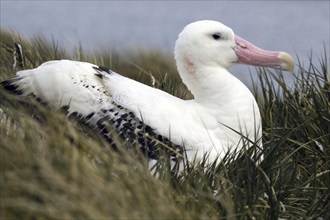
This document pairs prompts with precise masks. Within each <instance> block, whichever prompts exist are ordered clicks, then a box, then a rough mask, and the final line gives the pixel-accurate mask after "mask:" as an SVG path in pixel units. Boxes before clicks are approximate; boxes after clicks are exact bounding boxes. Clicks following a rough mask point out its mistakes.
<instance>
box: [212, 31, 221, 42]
mask: <svg viewBox="0 0 330 220" xmlns="http://www.w3.org/2000/svg"><path fill="white" fill-rule="evenodd" d="M212 37H213V39H214V40H221V39H223V37H222V35H221V34H220V33H215V34H212Z"/></svg>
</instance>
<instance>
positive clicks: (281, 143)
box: [0, 31, 330, 219]
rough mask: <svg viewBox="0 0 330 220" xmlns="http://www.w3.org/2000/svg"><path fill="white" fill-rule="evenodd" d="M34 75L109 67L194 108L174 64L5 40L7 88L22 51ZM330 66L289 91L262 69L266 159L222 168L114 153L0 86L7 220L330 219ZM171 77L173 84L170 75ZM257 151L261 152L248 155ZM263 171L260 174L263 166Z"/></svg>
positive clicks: (72, 123)
mask: <svg viewBox="0 0 330 220" xmlns="http://www.w3.org/2000/svg"><path fill="white" fill-rule="evenodd" d="M15 41H17V42H19V43H20V44H21V45H22V47H23V51H24V55H25V57H24V60H23V64H24V68H33V67H36V66H38V65H40V64H41V63H43V62H45V61H47V60H52V59H75V60H81V61H88V62H92V63H95V64H98V65H102V66H106V67H109V68H111V69H113V70H114V71H117V72H119V73H126V74H127V76H129V77H131V78H134V79H136V80H139V81H141V82H143V83H146V84H148V85H153V86H155V87H157V88H160V89H163V90H165V91H167V92H170V93H171V94H174V95H176V96H179V97H181V98H184V99H188V98H190V97H191V94H190V93H189V92H188V91H187V89H186V87H185V86H184V85H183V84H182V82H181V80H180V79H179V77H178V75H177V72H176V68H175V64H174V60H173V58H171V56H168V55H166V54H162V53H160V52H157V51H142V50H141V51H140V52H139V53H136V54H134V55H131V56H127V55H123V54H118V53H116V52H111V53H109V52H100V53H99V54H93V55H90V54H84V53H83V50H82V48H77V51H76V52H75V53H73V54H68V53H67V52H66V51H65V50H64V49H63V48H59V47H58V45H57V44H56V43H47V42H45V41H44V40H43V39H41V38H35V39H34V40H31V41H26V40H24V39H21V38H20V37H19V36H18V35H17V34H12V33H9V32H6V31H1V48H0V50H1V55H0V62H1V63H0V70H1V74H0V81H1V80H4V79H7V78H9V77H12V76H14V75H15V72H16V71H17V70H19V69H20V67H19V66H16V68H13V67H12V61H13V54H14V42H15ZM326 63H327V57H326V53H324V55H323V58H322V59H321V60H320V61H319V62H318V63H314V62H313V61H312V60H311V62H310V63H309V65H308V66H303V65H302V64H300V63H299V64H298V65H297V68H296V70H295V72H294V80H293V81H294V82H293V83H292V84H290V85H288V84H287V83H286V82H285V80H284V77H283V74H282V73H281V72H277V71H274V70H268V69H257V74H259V80H258V82H257V83H256V84H259V86H255V94H256V97H257V100H258V103H259V106H260V110H261V115H262V118H263V127H264V131H263V138H264V140H263V141H264V145H263V147H264V152H263V153H264V160H263V161H262V162H261V163H260V164H258V163H256V161H257V160H258V158H259V157H260V152H258V151H257V146H255V148H256V149H254V148H253V149H252V151H255V154H254V157H252V159H251V157H250V156H249V151H247V150H242V151H239V152H236V154H238V155H239V156H235V155H227V156H226V157H225V158H224V159H223V160H222V161H221V163H219V164H218V165H216V164H214V165H213V166H210V167H207V168H205V167H204V166H203V162H200V163H195V164H186V165H185V168H184V170H183V171H182V172H178V171H177V170H175V169H172V170H170V169H169V168H168V166H167V163H166V160H165V161H160V162H159V163H158V164H157V171H156V175H157V176H158V178H155V177H154V176H153V175H152V174H150V172H149V171H148V168H147V167H148V166H147V161H146V159H145V158H143V157H140V156H139V155H136V152H134V151H131V150H128V148H129V146H126V145H127V144H125V143H124V142H121V141H120V140H118V143H119V152H114V151H113V150H111V148H110V147H109V146H108V144H107V143H106V142H105V141H104V140H103V138H102V137H100V136H99V135H98V134H96V133H95V132H93V130H92V129H90V128H88V127H86V126H84V125H83V124H82V123H80V122H79V121H77V120H75V119H71V118H70V119H69V118H67V117H65V115H64V114H62V113H61V112H53V111H50V110H49V109H48V108H47V107H45V106H43V105H42V104H40V103H38V102H36V101H33V99H24V100H22V99H21V98H18V97H15V96H13V95H11V94H8V93H6V92H5V91H3V90H2V89H0V97H1V100H0V108H1V109H2V111H3V112H0V152H1V155H0V167H1V188H0V189H1V203H0V207H1V210H0V213H1V214H0V216H1V219H200V218H208V219H278V218H284V219H298V218H302V219H316V218H320V219H329V218H330V214H329V212H328V210H330V205H329V204H330V196H329V195H330V191H329V185H330V164H329V163H330V162H329V161H330V158H329V155H330V104H329V102H330V82H329V73H328V67H327V66H326ZM165 76H166V77H165ZM250 150H251V149H250ZM236 158H238V159H236ZM257 164H258V165H257Z"/></svg>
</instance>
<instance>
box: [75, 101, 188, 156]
mask: <svg viewBox="0 0 330 220" xmlns="http://www.w3.org/2000/svg"><path fill="white" fill-rule="evenodd" d="M112 104H113V107H112V108H109V109H101V110H100V111H99V112H92V113H90V114H89V115H87V116H86V117H84V118H81V117H79V114H78V118H80V119H83V120H84V121H85V122H86V123H87V124H88V125H89V126H90V127H91V128H93V129H97V130H98V131H99V132H100V133H101V134H102V136H103V137H104V138H105V139H106V140H107V141H108V142H109V144H110V145H111V147H112V148H114V149H117V146H116V144H115V142H114V140H113V135H114V134H115V133H116V134H118V135H119V136H120V137H121V139H123V141H125V142H127V143H129V144H130V145H131V146H132V147H135V148H137V149H138V150H140V151H141V152H142V153H143V154H144V155H146V156H147V157H148V158H149V159H156V160H157V159H159V158H160V156H161V155H164V154H166V155H170V156H171V159H172V160H174V161H175V160H178V159H179V158H182V156H183V152H184V151H183V147H182V146H180V145H177V144H174V143H173V142H171V140H170V139H169V138H166V137H164V136H162V135H159V134H157V132H156V131H155V130H154V129H153V128H151V127H150V126H148V125H146V124H144V123H143V122H142V121H141V120H140V119H139V118H137V117H136V116H135V115H134V114H133V113H132V112H129V111H128V110H127V109H124V108H123V107H122V106H120V105H117V104H115V103H112Z"/></svg>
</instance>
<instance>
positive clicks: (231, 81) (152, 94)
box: [3, 20, 294, 163]
mask: <svg viewBox="0 0 330 220" xmlns="http://www.w3.org/2000/svg"><path fill="white" fill-rule="evenodd" d="M175 60H176V64H177V69H178V72H179V74H180V77H181V79H182V81H183V83H185V84H186V86H187V88H188V89H189V90H190V91H191V93H192V94H193V96H194V98H193V99H191V100H182V99H180V98H177V97H175V96H173V95H171V94H168V93H166V92H164V91H162V90H159V89H156V88H153V87H149V86H147V85H144V84H142V83H140V82H137V81H134V80H132V79H129V78H127V77H124V76H122V75H119V74H117V73H115V72H113V71H111V70H109V69H107V68H104V67H100V66H97V65H94V64H91V63H86V62H78V61H70V60H56V61H48V62H45V63H43V64H42V65H40V66H39V67H37V68H35V69H29V70H23V71H19V72H17V74H16V77H14V78H12V79H9V80H6V81H4V82H3V85H4V87H5V88H6V89H8V90H12V91H14V92H16V93H19V94H20V95H22V96H29V95H33V96H34V97H36V98H38V99H39V100H41V101H42V102H43V103H47V104H48V105H49V107H51V108H53V109H60V108H65V109H66V110H67V114H68V115H69V116H70V115H73V114H74V115H78V116H79V118H80V119H82V120H84V121H85V122H86V123H87V124H88V125H90V126H91V127H93V128H96V129H97V130H98V131H99V132H101V133H102V135H103V136H104V137H105V138H106V139H107V140H108V141H109V143H110V144H111V145H112V146H114V147H115V143H114V142H113V140H112V139H113V138H112V135H111V133H112V132H113V130H115V131H116V132H118V134H119V135H120V136H121V137H122V138H123V139H125V140H128V141H130V143H131V144H132V146H134V147H138V148H140V149H141V150H142V151H143V152H144V153H145V154H146V155H147V156H148V158H150V159H157V158H158V157H159V154H158V152H159V151H160V148H161V147H162V146H164V143H165V145H166V146H167V147H166V149H167V150H169V151H171V154H173V155H177V154H184V155H186V157H187V160H188V161H192V160H194V161H195V160H202V159H203V158H204V157H205V155H207V161H209V162H210V163H211V162H213V161H215V160H216V159H218V158H220V159H221V158H222V157H224V155H225V154H226V153H228V152H232V151H233V150H239V149H241V148H242V147H243V146H244V145H245V143H246V141H244V139H245V140H248V142H249V144H250V145H252V144H258V145H259V146H261V145H262V143H261V142H262V141H261V137H262V126H261V117H260V112H259V108H258V105H257V103H256V100H255V98H254V96H253V95H252V93H251V92H250V90H249V89H248V88H247V87H246V86H245V85H244V84H243V83H242V82H241V81H240V80H239V79H237V78H236V77H235V76H233V75H232V74H231V73H230V72H229V71H228V68H230V67H231V66H233V65H235V64H240V63H241V64H249V65H254V66H261V67H270V68H276V69H281V70H283V71H292V70H293V67H294V63H293V59H292V58H291V56H290V55H289V54H287V53H285V52H276V51H266V50H263V49H260V48H258V47H256V46H254V45H253V44H251V43H249V42H248V41H246V40H244V39H243V38H241V37H239V36H237V35H236V34H234V32H233V30H232V29H231V28H229V27H227V26H225V25H224V24H222V23H220V22H217V21H211V20H202V21H196V22H193V23H191V24H188V25H187V26H186V27H184V29H183V30H182V32H181V33H180V34H179V36H178V39H177V41H176V45H175ZM109 125H111V126H112V128H113V130H111V129H108V127H109ZM160 143H163V144H160ZM173 155H172V156H173ZM173 158H177V157H176V156H173ZM204 159H205V158H204Z"/></svg>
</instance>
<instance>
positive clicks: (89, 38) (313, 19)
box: [0, 0, 330, 71]
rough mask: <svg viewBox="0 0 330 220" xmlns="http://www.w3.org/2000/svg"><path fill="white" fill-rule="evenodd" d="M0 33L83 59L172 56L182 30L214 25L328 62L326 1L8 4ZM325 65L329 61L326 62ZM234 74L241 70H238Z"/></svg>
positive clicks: (3, 2)
mask: <svg viewBox="0 0 330 220" xmlns="http://www.w3.org/2000/svg"><path fill="white" fill-rule="evenodd" d="M0 2H1V19H0V21H1V29H5V30H10V31H14V32H18V33H19V34H20V35H21V36H22V37H27V38H32V37H33V36H43V37H45V38H46V39H49V40H50V41H51V39H54V41H56V42H58V43H59V45H60V46H61V47H65V48H67V50H69V51H70V50H74V49H75V48H78V47H79V43H81V45H82V47H83V49H84V51H85V52H93V51H99V50H100V49H108V48H111V49H113V50H116V51H119V52H120V51H130V50H138V49H141V48H144V49H159V50H161V51H163V52H166V53H173V48H174V44H175V40H176V38H177V35H178V33H179V32H180V31H181V30H182V28H183V27H184V26H185V25H187V24H188V23H190V22H193V21H196V20H202V19H212V20H217V21H220V22H222V23H224V24H225V25H227V26H229V27H231V28H232V29H233V30H234V32H235V33H236V34H238V35H240V36H241V37H243V38H245V39H247V40H249V41H250V42H252V43H254V44H255V45H257V46H259V47H261V48H263V49H268V50H280V51H286V52H289V53H290V54H291V55H292V56H293V57H294V59H295V60H297V59H296V55H298V56H299V59H301V61H302V62H304V63H306V64H309V61H308V57H309V55H310V54H311V51H312V52H313V58H318V57H321V55H322V54H323V53H324V48H326V50H327V54H328V57H329V39H330V36H329V31H330V27H329V26H330V14H329V8H330V3H329V1H155V2H154V1H7V0H1V1H0ZM328 62H329V61H328ZM238 71H242V70H241V69H238Z"/></svg>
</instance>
